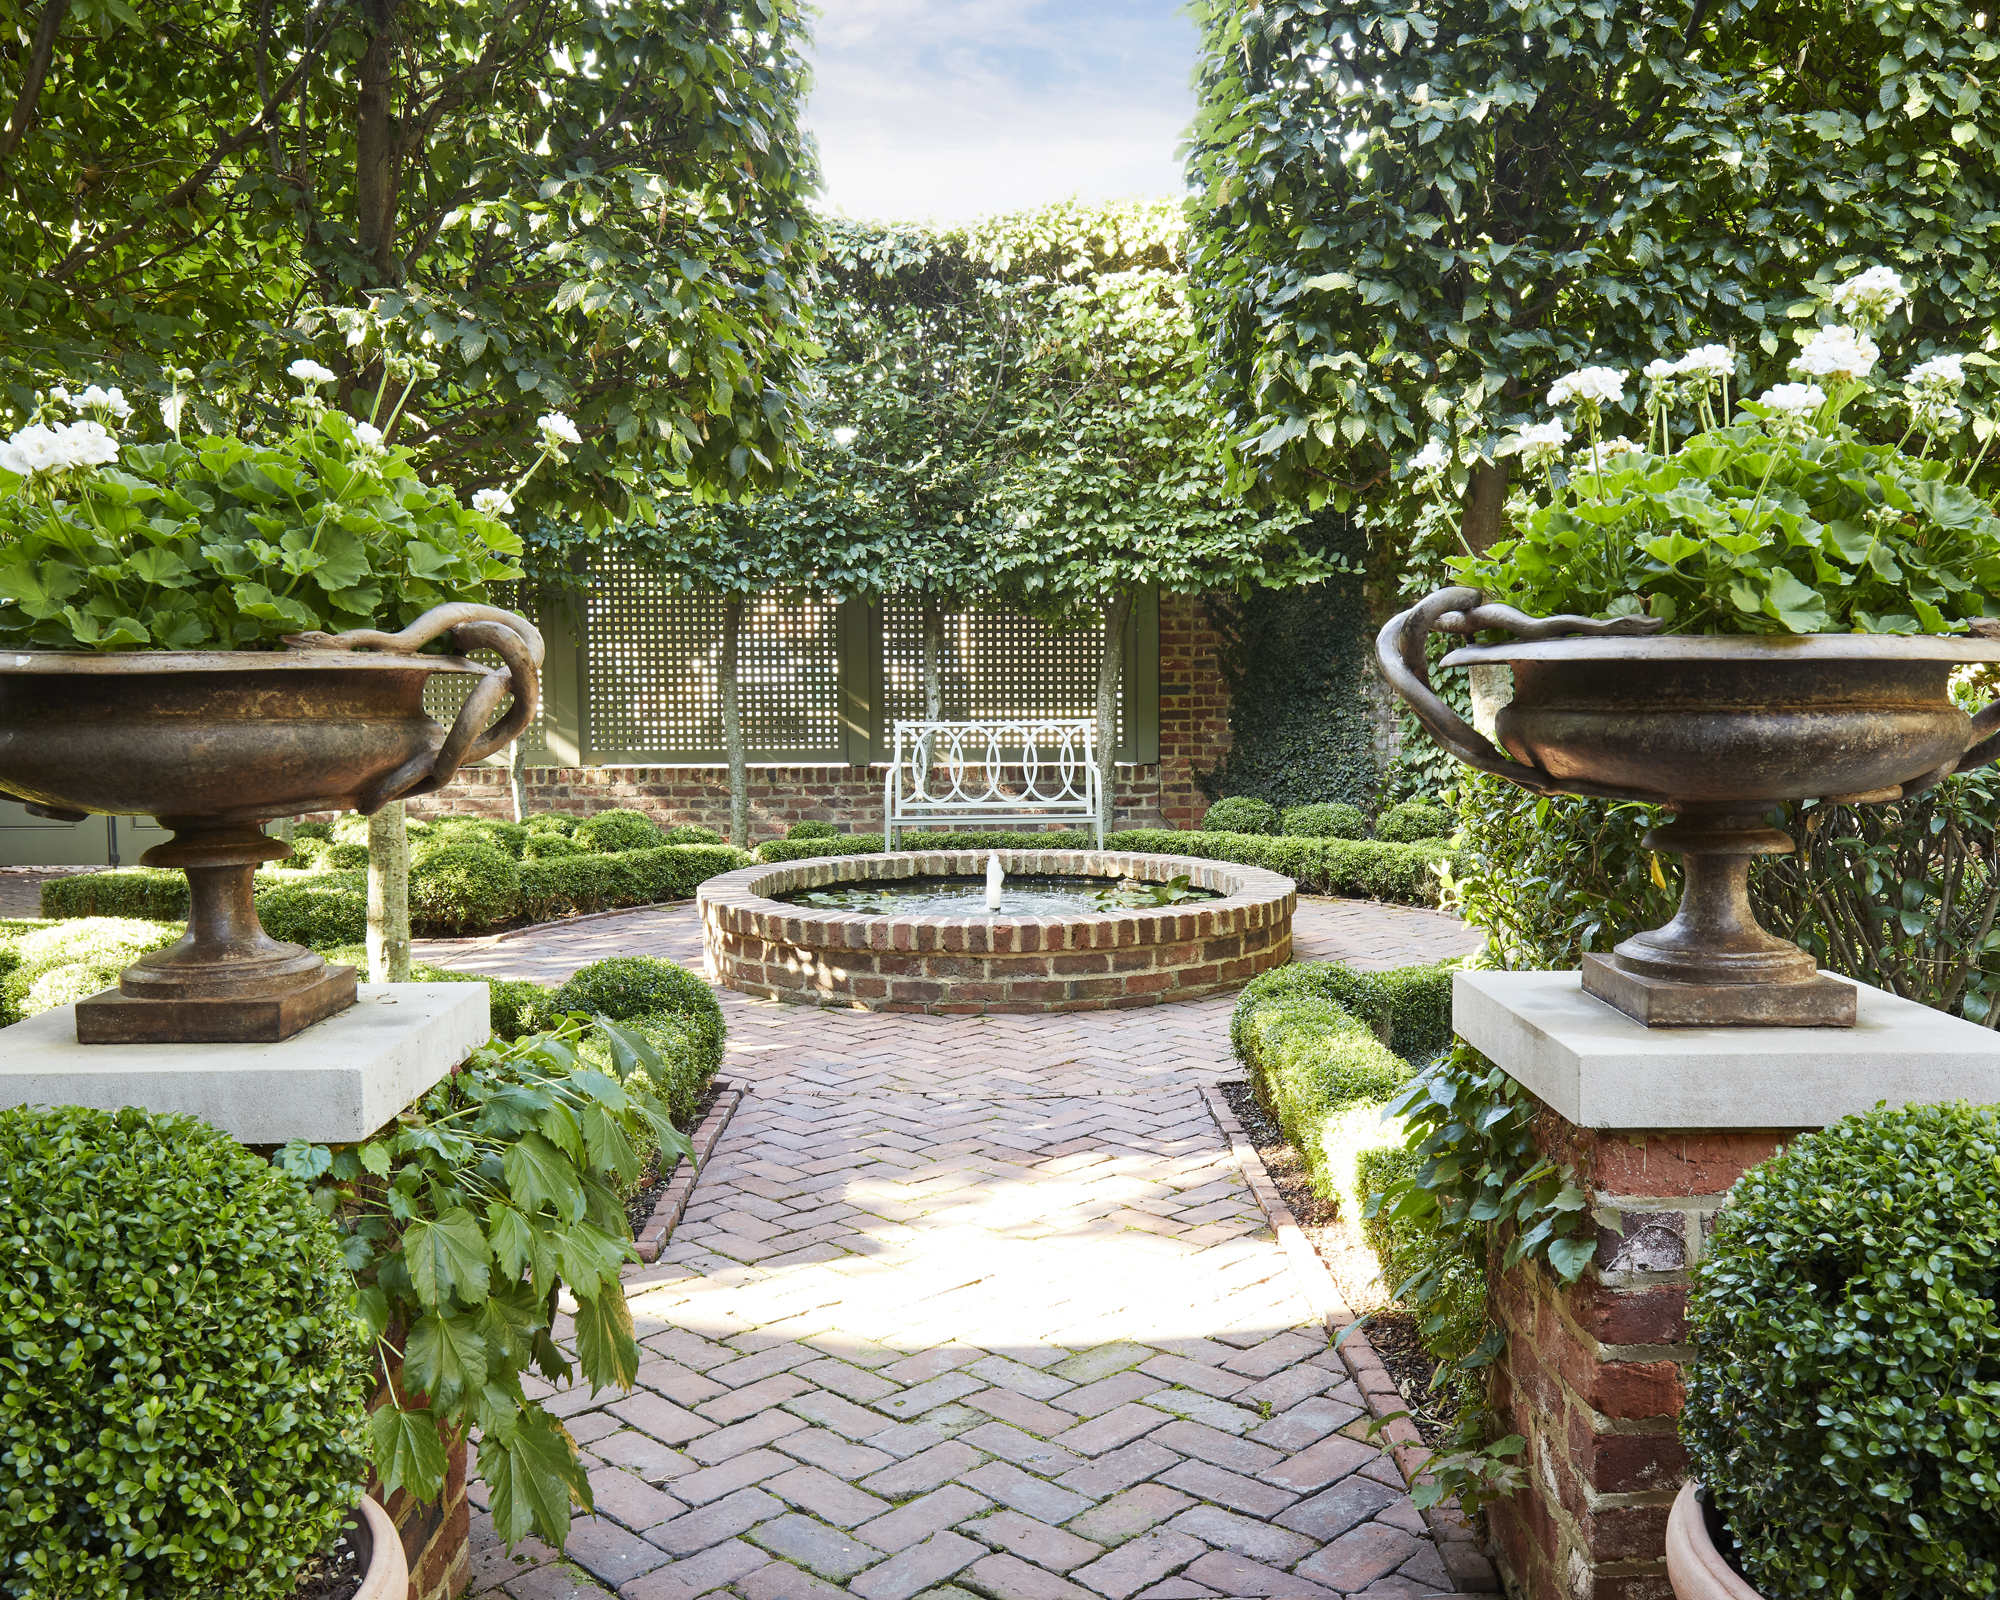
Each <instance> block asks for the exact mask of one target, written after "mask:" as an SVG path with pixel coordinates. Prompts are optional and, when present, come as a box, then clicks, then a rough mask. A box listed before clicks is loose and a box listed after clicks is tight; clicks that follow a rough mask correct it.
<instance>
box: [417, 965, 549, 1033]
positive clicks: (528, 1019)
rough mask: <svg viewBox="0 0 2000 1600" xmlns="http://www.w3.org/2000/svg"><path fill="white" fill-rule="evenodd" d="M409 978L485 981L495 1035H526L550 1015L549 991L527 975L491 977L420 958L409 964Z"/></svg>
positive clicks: (465, 981) (432, 980) (463, 981)
mask: <svg viewBox="0 0 2000 1600" xmlns="http://www.w3.org/2000/svg"><path fill="white" fill-rule="evenodd" d="M410 982H412V983H483V984H485V985H486V987H487V990H488V992H489V995H490V999H489V1001H488V1005H489V1006H490V1008H491V1015H492V1018H493V1037H494V1038H496V1039H508V1040H513V1039H523V1038H526V1037H527V1036H528V1035H529V1034H531V1033H533V1032H535V1031H536V1030H537V1029H539V1028H540V1027H541V1026H542V1025H543V1024H544V1023H545V1022H546V1021H547V1019H548V1005H549V991H548V990H547V989H545V988H543V987H542V986H541V985H540V984H539V983H533V982H530V981H529V980H528V979H526V978H490V977H488V976H487V975H486V974H485V973H483V972H460V971H458V970H457V969H455V968H452V967H433V966H431V965H429V964H428V963H425V962H417V963H415V964H414V965H412V966H411V968H410Z"/></svg>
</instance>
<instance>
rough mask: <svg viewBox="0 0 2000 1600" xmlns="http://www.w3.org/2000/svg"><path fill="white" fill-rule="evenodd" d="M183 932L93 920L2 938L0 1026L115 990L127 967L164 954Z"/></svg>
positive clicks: (166, 925)
mask: <svg viewBox="0 0 2000 1600" xmlns="http://www.w3.org/2000/svg"><path fill="white" fill-rule="evenodd" d="M22 926H23V925H21V924H13V925H12V927H13V928H14V929H21V928H22ZM185 931H186V930H185V929H183V928H182V927H181V926H180V925H179V924H178V923H172V922H155V921H149V920H144V919H141V918H136V917H96V918H92V919H90V920H88V921H78V922H58V923H56V924H55V925H54V926H53V927H43V926H39V925H36V924H32V923H31V924H27V925H26V931H10V932H7V933H4V934H0V948H4V949H5V950H6V956H7V963H6V964H7V973H6V976H5V977H4V978H0V1023H14V1022H19V1021H20V1020H21V1019H22V1018H23V1017H32V1016H37V1015H39V1014H40V1013H41V1012H44V1011H49V1010H52V1009H54V1008H55V1007H56V1006H62V1005H68V1004H70V1003H71V1002H72V1001H76V1000H82V999H85V998H86V997H88V996H90V995H93V994H97V993H99V992H100V991H102V990H105V989H112V988H116V987H117V984H118V974H119V973H121V972H122V971H124V970H125V968H127V967H129V966H130V965H131V964H132V963H133V962H134V961H136V960H138V959H139V957H140V956H143V955H146V954H148V953H150V952H151V951H154V950H164V949H165V948H166V947H167V946H168V945H170V944H173V943H174V942H175V941H177V940H178V939H179V938H180V937H181V935H182V933H183V932H185Z"/></svg>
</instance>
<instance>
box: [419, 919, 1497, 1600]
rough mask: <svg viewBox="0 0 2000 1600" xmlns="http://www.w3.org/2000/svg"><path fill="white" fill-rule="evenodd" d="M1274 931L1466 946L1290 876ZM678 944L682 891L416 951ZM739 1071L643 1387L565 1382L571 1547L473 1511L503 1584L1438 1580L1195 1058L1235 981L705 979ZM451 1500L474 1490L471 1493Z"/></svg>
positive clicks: (866, 1593)
mask: <svg viewBox="0 0 2000 1600" xmlns="http://www.w3.org/2000/svg"><path fill="white" fill-rule="evenodd" d="M1297 937H1298V948H1299V953H1300V954H1301V955H1303V956H1307V957H1310V958H1318V959H1326V958H1329V957H1338V958H1340V959H1344V960H1349V961H1353V962H1355V963H1356V964H1358V965H1369V966H1394V965H1400V964H1403V963H1405V962H1410V961H1416V960H1435V959H1440V958H1443V957H1446V956H1450V955H1457V954H1463V953H1465V952H1467V951H1469V950H1470V949H1471V948H1472V947H1473V945H1474V944H1475V943H1476V936H1474V935H1471V934H1470V933H1468V931H1467V930H1466V929H1465V928H1464V927H1463V926H1462V925H1460V924H1458V923H1456V922H1455V921H1453V919H1451V918H1449V917H1445V916H1441V915H1440V914H1438V913H1435V912H1424V911H1417V910H1412V909H1409V908H1404V907H1387V906H1372V905H1361V904H1358V903H1354V902H1338V901H1302V902H1301V905H1300V916H1299V921H1298V928H1297ZM630 953H651V954H658V955H663V956H667V957H670V958H672V959H676V960H680V961H683V962H685V963H686V964H688V965H690V966H693V967H695V968H697V970H698V969H699V965H700V951H699V931H698V928H697V926H696V924H695V921H694V917H693V913H692V908H691V907H685V906H682V907H668V908H646V909H642V910H638V911H633V912H628V913H621V914H618V915H616V916H610V917H603V918H594V919H588V920H582V921H578V922H573V923H570V924H567V925H563V926H557V927H543V928H536V929H527V930H522V931H521V933H520V934H519V935H516V936H511V937H503V938H501V939H499V940H484V941H451V942H445V941H426V942H425V943H424V944H423V945H422V946H421V947H420V950H419V955H420V957H421V958H422V959H425V960H432V961H441V962H444V963H447V964H450V965H453V966H457V967H463V968H465V969H467V970H477V971H482V972H491V973H493V974H495V975H496V976H499V975H505V976H509V977H533V978H539V979H542V980H543V981H553V980H557V979H560V978H562V977H564V976H566V975H567V974H568V972H570V971H572V970H574V968H575V967H577V966H580V965H582V964H583V963H585V962H587V961H591V960H597V959H600V958H601V957H603V956H605V955H610V954H630ZM722 999H723V1004H724V1007H725V1010H726V1012H727V1014H728V1018H729V1025H730V1053H729V1059H728V1063H727V1065H726V1066H725V1068H724V1073H725V1075H726V1076H727V1077H728V1078H729V1080H730V1081H731V1082H732V1083H734V1084H736V1085H738V1086H739V1087H741V1088H742V1089H743V1090H745V1098H744V1099H743V1101H742V1103H741V1106H740V1108H739V1109H738V1110H737V1112H736V1114H735V1116H734V1118H733V1120H732V1121H731V1122H730V1124H729V1126H728V1128H727V1130H726V1132H725V1133H724V1135H723V1137H722V1140H721V1142H720V1144H719V1145H718V1146H717V1148H716V1150H715V1152H714V1154H713V1155H712V1156H711V1158H710V1160H709V1162H708V1164H707V1166H706V1167H705V1169H704V1170H703V1172H702V1175H701V1179H700V1182H699V1184H698V1186H697V1187H696V1189H695V1192H694V1195H693V1198H692V1200H691V1201H690V1203H689V1205H688V1208H687V1211H686V1214H685V1216H684V1217H683V1219H682V1221H681V1223H680V1225H679V1227H678V1228H677V1229H676V1231H675V1233H674V1234H673V1236H672V1238H671V1239H669V1241H668V1242H667V1245H666V1248H665V1249H664V1251H663V1252H662V1254H661V1257H660V1260H659V1261H658V1263H656V1264H655V1265H653V1266H650V1267H641V1268H635V1269H633V1270H632V1271H631V1272H630V1273H629V1274H628V1294H629V1298H630V1301H631V1306H632V1311H633V1315H634V1319H635V1322H636V1325H637V1328H638V1331H639V1334H640V1337H641V1341H642V1345H643V1348H644V1351H645V1360H644V1364H643V1365H642V1367H641V1368H640V1373H639V1380H640V1385H641V1387H640V1388H638V1389H637V1390H635V1391H634V1392H633V1394H631V1395H630V1396H623V1397H621V1396H619V1395H618V1394H616V1393H614V1392H610V1391H607V1392H605V1393H603V1394H599V1395H596V1396H592V1395H591V1394H589V1393H588V1392H587V1391H585V1390H580V1389H577V1390H568V1391H563V1392H561V1393H558V1394H556V1395H555V1397H554V1398H553V1400H552V1402H551V1403H552V1406H553V1408H554V1409H555V1410H556V1411H558V1412H559V1413H560V1414H562V1415H563V1416H564V1417H565V1418H566V1419H567V1422H568V1426H569V1427H570V1429H571V1431H572V1433H573V1434H574V1435H575V1437H576V1439H577V1442H578V1444H579V1446H580V1447H581V1448H582V1449H583V1451H584V1452H585V1455H586V1458H587V1461H588V1463H589V1464H590V1466H591V1477H592V1482H593V1484H594V1486H595V1488H596V1498H597V1507H598V1514H597V1515H596V1516H594V1517H590V1518H583V1519H579V1521H578V1522H577V1524H576V1526H575V1528H574V1530H573V1532H572V1534H571V1537H570V1540H569V1544H568V1547H567V1549H566V1550H565V1551H564V1552H563V1557H566V1558H567V1559H563V1558H561V1557H558V1555H557V1553H556V1552H554V1551H552V1550H549V1549H547V1548H546V1547H544V1546H541V1545H539V1544H537V1543H535V1542H533V1541H530V1542H529V1543H528V1544H527V1545H525V1546H523V1547H521V1548H520V1549H517V1551H516V1552H515V1554H514V1556H513V1557H511V1558H510V1557H509V1556H507V1555H506V1554H505V1552H503V1551H502V1550H501V1549H500V1547H499V1546H498V1544H497V1543H496V1541H495V1540H494V1538H493V1534H492V1530H491V1525H490V1523H489V1522H488V1521H487V1519H486V1518H485V1517H484V1516H483V1515H481V1516H478V1517H476V1518H475V1522H474V1533H473V1538H474V1581H473V1584H472V1588H471V1591H470V1592H471V1593H472V1594H474V1595H482V1594H483V1595H488V1596H491V1597H494V1600H498V1596H499V1595H500V1594H503V1593H504V1594H505V1595H507V1596H511V1597H512V1600H584V1597H594V1600H595V1597H602V1596H605V1595H606V1594H608V1593H611V1592H613V1591H615V1592H616V1593H617V1594H618V1595H619V1596H620V1597H622V1600H698V1597H703V1596H714V1597H717V1600H723V1597H740V1600H838V1597H843V1596H855V1597H859V1600H916V1597H928V1600H974V1596H975V1595H977V1596H984V1597H986V1600H1135V1597H1136V1600H1201V1597H1206V1596H1216V1595H1222V1596H1231V1597H1244V1596H1331V1595H1361V1594H1365V1595H1370V1596H1375V1595H1382V1596H1392V1595H1393V1596H1409V1597H1415V1596H1425V1595H1433V1594H1441V1593H1444V1594H1448V1593H1452V1592H1454V1590H1453V1585H1452V1582H1451V1580H1450V1578H1449V1577H1448V1576H1447V1574H1446V1571H1445V1568H1444V1566H1443V1564H1442V1562H1441V1561H1440V1559H1439V1556H1438V1553H1437V1550H1436V1549H1435V1547H1434V1546H1433V1545H1432V1543H1431V1542H1430V1540H1429V1538H1428V1536H1427V1534H1426V1532H1425V1529H1424V1524H1423V1522H1422V1519H1421V1518H1420V1517H1418V1515H1417V1514H1416V1512H1415V1510H1414V1508H1413V1507H1412V1506H1411V1504H1410V1500H1409V1496H1408V1494H1407V1493H1406V1492H1405V1491H1404V1489H1403V1485H1402V1480H1401V1478H1400V1476H1399V1474H1398V1473H1397V1471H1396V1468H1395V1466H1394V1465H1393V1463H1391V1462H1389V1461H1388V1460H1386V1459H1385V1458H1383V1457H1382V1456H1380V1455H1379V1454H1378V1453H1377V1451H1376V1450H1375V1449H1374V1448H1373V1447H1372V1446H1370V1445H1367V1444H1365V1443H1362V1442H1361V1441H1360V1439H1359V1438H1358V1437H1357V1436H1358V1435H1359V1434H1360V1433H1361V1432H1362V1431H1363V1427H1364V1424H1365V1420H1366V1419H1365V1417H1364V1415H1363V1407H1362V1398H1361V1395H1360V1393H1359V1391H1358V1390H1357V1389H1356V1387H1355V1385H1354V1384H1353V1383H1352V1381H1350V1380H1349V1379H1348V1376H1347V1373H1346V1370H1345V1368H1344V1367H1343V1365H1342V1363H1341V1361H1340V1359H1339V1357H1338V1356H1337V1355H1335V1354H1334V1353H1332V1352H1331V1351H1330V1350H1329V1349H1328V1347H1327V1339H1326V1335H1325V1333H1324V1331H1323V1330H1322V1328H1321V1327H1320V1325H1319V1323H1318V1322H1317V1320H1316V1318H1315V1316H1314V1312H1313V1309H1312V1306H1311V1305H1310V1304H1309V1302H1308V1301H1307V1299H1306V1297H1305V1295H1304V1294H1303V1293H1302V1291H1301V1289H1300V1287H1299V1285H1298V1284H1297V1283H1296V1282H1295V1280H1294V1279H1293V1277H1292V1275H1291V1270H1290V1268H1289V1266H1288V1264H1287V1259H1286V1256H1285V1253H1284V1251H1283V1250H1282V1249H1281V1248H1280V1246H1279V1245H1278V1243H1277V1242H1276V1240H1275V1239H1274V1238H1273V1236H1272V1234H1271V1232H1270V1230H1269V1228H1268V1226H1267V1224H1266V1221H1265V1218H1264V1215H1263V1213H1262V1212H1261V1211H1260V1210H1259V1208H1258V1204H1257V1201H1256V1199H1255V1197H1254V1196H1253V1195H1252V1193H1251V1191H1250V1189H1249V1187H1248V1186H1247V1184H1246V1182H1245V1180H1244V1177H1243V1175H1242V1173H1241V1172H1240V1171H1239V1170H1238V1169H1237V1167H1236V1165H1235V1162H1234V1160H1233V1158H1232V1154H1231V1150H1230V1145H1229V1141H1228V1140H1227V1139H1226V1138H1225V1137H1223V1135H1222V1134H1221V1133H1220V1131H1219V1130H1218V1128H1217V1126H1216V1124H1215V1122H1214V1120H1213V1118H1212V1117H1211V1115H1210V1113H1209V1111H1208V1109H1207V1105H1206V1103H1205V1102H1204V1099H1203V1096H1202V1093H1201V1089H1202V1086H1203V1085H1206V1084H1212V1083H1214V1082H1216V1081H1217V1080H1218V1079H1220V1078H1223V1077H1226V1076H1231V1075H1233V1069H1232V1068H1231V1066H1230V1064H1229V1052H1228V1037H1227V1035H1228V1017H1229V1009H1230V1000H1229V999H1228V998H1227V997H1220V998H1215V999H1209V1000H1197V1001H1189V1002H1183V1003H1181V1004H1177V1005H1169V1006H1160V1007H1154V1008H1148V1009H1143V1010H1136V1011H1120V1012H1096V1013H1082V1014H1074V1015H1064V1016H1047V1017H990V1018H980V1017H927V1016H909V1015H898V1016H882V1015H876V1014H872V1013H867V1012H845V1011H816V1010H810V1009H806V1008H802V1007H790V1006H781V1005H774V1004H770V1003H765V1002H756V1001H750V1000H747V999H744V998H743V997H741V996H737V995H734V994H730V993H727V992H725V993H724V994H723V996H722ZM475 1500H476V1501H480V1500H483V1495H481V1494H480V1493H479V1491H478V1490H477V1488H476V1487H475Z"/></svg>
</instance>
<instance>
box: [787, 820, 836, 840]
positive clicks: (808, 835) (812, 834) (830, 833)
mask: <svg viewBox="0 0 2000 1600" xmlns="http://www.w3.org/2000/svg"><path fill="white" fill-rule="evenodd" d="M785 837H786V838H787V839H837V838H839V837H840V830H839V829H838V828H836V827H835V826H834V825H833V824H832V823H830V822H795V823H793V824H792V825H791V826H790V827H789V828H787V829H786V830H785Z"/></svg>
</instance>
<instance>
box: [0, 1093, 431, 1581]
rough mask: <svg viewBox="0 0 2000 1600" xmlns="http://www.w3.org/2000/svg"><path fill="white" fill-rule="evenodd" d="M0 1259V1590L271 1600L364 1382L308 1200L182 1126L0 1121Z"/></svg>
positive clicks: (338, 1494) (193, 1124) (335, 1499)
mask: <svg viewBox="0 0 2000 1600" xmlns="http://www.w3.org/2000/svg"><path fill="white" fill-rule="evenodd" d="M0 1251H4V1253H5V1255H6V1258H7V1260H8V1263H9V1265H8V1272H7V1280H8V1293H7V1295H6V1297H5V1298H4V1300H0V1416H4V1417H5V1419H6V1424H5V1425H6V1435H5V1438H6V1448H5V1450H4V1452H0V1595H6V1596H9V1597H12V1600H47V1597H51V1596H59V1595H60V1596H68V1595H79V1596H81V1595H90V1596H94V1597H98V1600H128V1597H129V1600H142V1597H152V1596H178V1595H186V1596H194V1595H219V1594H228V1595H230V1596H232V1597H234V1596H241V1597H244V1600H284V1597H286V1596H289V1595H290V1594H291V1593H292V1590H293V1586H294V1582H295V1579H296V1577H297V1569H298V1567H299V1564H300V1563H301V1562H302V1561H304V1560H306V1559H307V1558H309V1557H311V1556H314V1555H317V1554H319V1553H320V1552H321V1551H323V1550H325V1549H326V1548H327V1547H328V1546H329V1545H330V1544H332V1542H333V1540H334V1537H335V1535H336V1533H337V1532H338V1530H339V1528H340V1526H341V1524H342V1523H343V1522H345V1521H346V1520H347V1518H348V1516H349V1515H350V1514H351V1512H352V1508H353V1506H354V1503H355V1502H356V1501H357V1500H358V1499H359V1498H360V1493H361V1485H362V1482H363V1479H364V1477H365V1476H366V1472H367V1466H368V1457H367V1452H366V1450H365V1448H364V1446H365V1441H366V1437H367V1420H366V1419H367V1404H368V1398H369V1395H370V1393H371V1392H372V1391H373V1389H374V1386H375V1373H374V1362H373V1358H372V1354H371V1350H370V1346H369V1342H368V1340H367V1339H366V1338H365V1337H364V1336H363V1334H362V1330H361V1328H360V1326H359V1324H358V1323H357V1322H356V1321H355V1318H354V1314H353V1280H352V1276H351V1274H350V1272H349V1270H348V1263H347V1262H346V1261H345V1260H344V1259H343V1257H342V1253H341V1241H340V1239H339V1237H338V1235H337V1232H336V1229H335V1228H334V1226H332V1225H331V1224H329V1222H328V1221H327V1220H326V1218H325V1217H324V1216H323V1215H322V1214H321V1211H320V1209H319V1208H318V1207H316V1206H315V1205H314V1204H313V1201H312V1199H311V1198H310V1197H309V1196H308V1195H307V1193H306V1191H305V1189H304V1188H303V1187H302V1186H301V1185H300V1184H299V1183H298V1182H297V1181H296V1180H295V1179H294V1178H293V1177H291V1176H289V1175H287V1174H286V1173H283V1172H280V1171H278V1170H276V1169H275V1168H273V1167H272V1166H271V1165H270V1163H268V1162H267V1161H265V1160H263V1159H262V1158H261V1157H259V1156H256V1155H253V1154H252V1153H251V1152H249V1151H247V1150H245V1149H244V1148H243V1147H242V1146H240V1145H238V1144H237V1143H236V1142H235V1141H234V1140H233V1139H230V1138H228V1137H227V1136H226V1135H224V1134H221V1133H219V1132H217V1131H216V1130H215V1129H213V1128H210V1127H208V1126H207V1125H206V1124H204V1123H201V1122H197V1121H196V1120H194V1119H193V1118H191V1117H179V1116H153V1115H151V1114H149V1113H147V1112H144V1111H139V1110H130V1109H128V1110H124V1111H113V1112H105V1111H89V1110H84V1109H82V1108H80V1107H75V1106H66V1107H58V1108H54V1109H49V1108H41V1107H13V1108H9V1109H6V1110H0ZM433 1442H434V1441H433Z"/></svg>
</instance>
